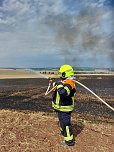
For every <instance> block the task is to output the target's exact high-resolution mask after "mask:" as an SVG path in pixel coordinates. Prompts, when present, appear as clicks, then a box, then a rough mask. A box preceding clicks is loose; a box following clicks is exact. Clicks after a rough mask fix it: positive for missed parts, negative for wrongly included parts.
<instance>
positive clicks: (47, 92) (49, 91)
mask: <svg viewBox="0 0 114 152" xmlns="http://www.w3.org/2000/svg"><path fill="white" fill-rule="evenodd" d="M73 81H74V82H75V83H77V84H79V85H80V86H82V87H83V88H85V89H86V90H88V91H89V92H91V93H92V94H93V95H94V96H95V97H96V98H98V99H99V100H100V101H101V102H102V103H103V104H105V105H106V106H107V107H108V108H110V109H111V110H112V111H113V112H114V108H113V107H111V106H110V105H109V104H108V103H106V102H105V101H104V100H103V99H101V98H100V97H99V96H98V95H97V94H95V93H94V92H93V91H92V90H90V89H89V88H88V87H86V86H85V85H84V84H82V83H81V82H78V81H76V80H73ZM50 87H51V83H49V86H48V88H47V90H46V92H45V96H46V95H48V94H49V93H51V92H52V91H53V90H54V89H56V87H57V85H56V86H54V87H53V88H52V89H51V90H49V89H50Z"/></svg>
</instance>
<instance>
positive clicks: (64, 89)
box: [52, 64, 76, 146]
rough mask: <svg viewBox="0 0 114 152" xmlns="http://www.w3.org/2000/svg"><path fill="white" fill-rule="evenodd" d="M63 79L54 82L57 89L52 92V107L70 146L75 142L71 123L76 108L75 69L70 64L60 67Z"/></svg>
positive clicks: (65, 139) (65, 140)
mask: <svg viewBox="0 0 114 152" xmlns="http://www.w3.org/2000/svg"><path fill="white" fill-rule="evenodd" d="M59 73H60V75H61V77H60V78H61V81H59V82H53V83H52V85H53V87H54V86H56V89H55V90H54V91H53V94H52V99H53V101H52V107H53V108H54V110H55V111H56V113H57V115H58V119H59V123H60V130H61V134H62V135H63V136H64V143H65V144H67V145H68V146H73V145H74V144H75V141H74V137H73V130H72V124H71V113H72V111H73V109H74V95H75V91H76V90H75V84H74V81H73V79H74V77H73V76H74V70H73V68H72V67H71V66H70V65H67V64H65V65H62V66H61V67H60V69H59Z"/></svg>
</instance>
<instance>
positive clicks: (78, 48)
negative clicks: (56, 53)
mask: <svg viewBox="0 0 114 152" xmlns="http://www.w3.org/2000/svg"><path fill="white" fill-rule="evenodd" d="M90 4H91V3H89V2H88V5H87V4H86V3H81V7H82V9H80V11H79V12H78V13H71V14H68V13H67V12H62V13H61V14H57V15H54V14H51V15H47V16H46V17H45V19H44V22H45V24H46V26H48V27H50V29H51V31H52V32H54V33H55V41H56V43H57V45H58V46H59V48H60V54H61V55H63V56H64V62H65V63H69V64H72V65H74V66H76V65H77V64H78V63H79V61H80V60H82V58H83V56H84V55H85V57H87V56H88V54H89V56H90V57H91V58H92V59H93V61H95V62H96V61H97V59H96V58H97V56H98V55H103V56H108V57H109V58H110V60H111V62H112V64H113V65H114V42H113V40H114V34H112V33H114V31H113V27H114V21H113V20H112V18H113V11H112V10H109V9H107V8H101V7H98V5H97V4H96V6H94V7H93V5H92V6H91V5H90Z"/></svg>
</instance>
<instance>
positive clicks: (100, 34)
mask: <svg viewBox="0 0 114 152" xmlns="http://www.w3.org/2000/svg"><path fill="white" fill-rule="evenodd" d="M113 9H114V1H113V0H91V1H90V0H80V1H76V0H57V1H55V0H0V67H25V68H26V67H57V66H60V65H61V64H64V63H68V64H71V65H72V66H80V67H114V28H113V27H114V21H113V16H114V11H113Z"/></svg>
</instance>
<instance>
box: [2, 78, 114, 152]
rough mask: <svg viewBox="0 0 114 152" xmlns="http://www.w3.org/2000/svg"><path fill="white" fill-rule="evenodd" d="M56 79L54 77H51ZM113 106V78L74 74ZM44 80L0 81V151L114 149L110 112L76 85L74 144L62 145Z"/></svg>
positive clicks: (105, 151) (107, 151)
mask: <svg viewBox="0 0 114 152" xmlns="http://www.w3.org/2000/svg"><path fill="white" fill-rule="evenodd" d="M54 80H55V81H57V79H54ZM77 80H78V81H80V82H81V83H83V84H85V85H86V86H87V87H89V88H90V89H92V90H93V91H94V92H95V93H96V94H97V95H99V96H100V97H101V98H102V99H104V100H105V101H106V102H107V103H108V104H110V105H111V106H112V107H114V77H113V76H88V77H78V78H77ZM47 85H48V81H47V80H46V79H41V78H32V79H24V78H23V79H1V80H0V152H14V151H15V152H48V151H49V152H114V112H113V111H111V110H110V109H109V108H107V107H106V106H105V105H104V104H103V103H101V102H100V101H99V100H98V99H97V98H95V97H94V96H93V95H92V94H90V93H89V92H87V91H86V90H85V89H84V88H82V87H81V86H79V85H76V87H77V91H76V97H75V110H74V112H73V114H72V125H73V132H74V136H75V140H76V144H75V146H74V147H67V146H64V145H63V144H62V141H63V137H62V136H61V135H60V133H59V124H58V119H57V117H56V114H55V113H54V111H53V109H52V107H51V95H48V96H45V95H44V93H45V91H46V88H47Z"/></svg>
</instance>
